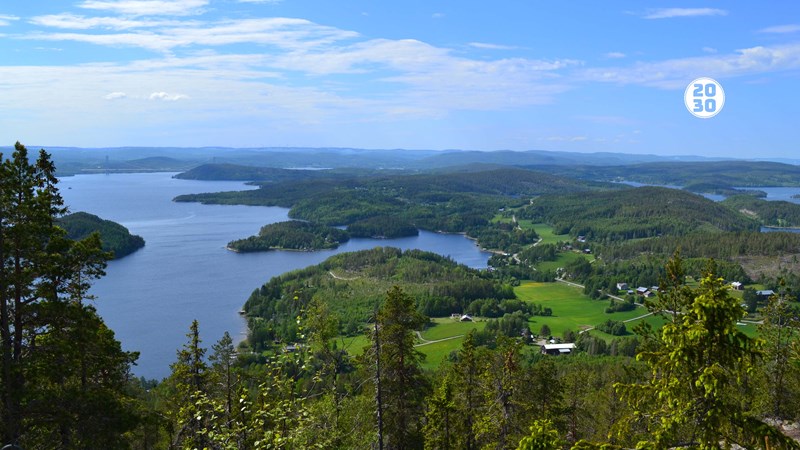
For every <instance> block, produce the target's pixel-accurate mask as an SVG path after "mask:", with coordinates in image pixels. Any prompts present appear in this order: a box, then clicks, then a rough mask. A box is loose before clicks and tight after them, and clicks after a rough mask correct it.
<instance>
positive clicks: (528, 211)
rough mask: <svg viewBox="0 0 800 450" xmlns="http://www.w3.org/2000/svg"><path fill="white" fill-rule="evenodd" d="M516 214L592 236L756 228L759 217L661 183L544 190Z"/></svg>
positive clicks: (559, 230)
mask: <svg viewBox="0 0 800 450" xmlns="http://www.w3.org/2000/svg"><path fill="white" fill-rule="evenodd" d="M518 217H522V218H526V219H530V220H533V221H543V222H547V223H550V224H552V225H553V228H554V231H555V232H556V234H564V233H569V234H570V235H571V236H573V237H576V236H585V237H586V239H587V240H588V241H590V242H593V241H594V242H598V241H599V242H615V241H621V240H628V239H641V238H648V237H656V236H667V235H670V236H672V235H675V236H682V235H686V234H689V233H692V232H698V231H699V230H702V231H704V232H714V231H747V230H750V231H752V230H757V229H758V224H757V223H756V222H755V221H753V220H751V219H749V218H747V217H745V216H743V215H742V214H740V213H738V212H735V211H731V210H730V209H728V208H726V207H724V206H721V205H719V204H717V203H715V202H713V201H711V200H708V199H706V198H704V197H701V196H699V195H695V194H691V193H688V192H686V191H681V190H677V189H667V188H657V187H642V188H637V189H627V190H622V191H616V192H587V193H585V194H569V195H559V196H554V195H548V196H542V197H539V198H537V199H534V200H533V201H532V202H531V204H530V205H528V206H526V207H525V208H523V209H522V210H521V211H520V212H519V214H518Z"/></svg>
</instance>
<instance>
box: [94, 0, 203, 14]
mask: <svg viewBox="0 0 800 450" xmlns="http://www.w3.org/2000/svg"><path fill="white" fill-rule="evenodd" d="M208 3H209V0H117V1H114V0H85V1H84V2H82V3H80V4H78V6H79V7H81V8H85V9H94V10H100V11H109V12H113V13H117V14H123V15H126V16H186V15H192V14H199V13H201V12H202V11H203V7H204V6H206V5H208Z"/></svg>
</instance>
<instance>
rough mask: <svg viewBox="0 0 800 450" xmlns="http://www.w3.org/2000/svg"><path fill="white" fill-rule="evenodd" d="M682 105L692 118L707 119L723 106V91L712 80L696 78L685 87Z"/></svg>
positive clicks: (715, 81)
mask: <svg viewBox="0 0 800 450" xmlns="http://www.w3.org/2000/svg"><path fill="white" fill-rule="evenodd" d="M683 103H684V104H685V105H686V109H688V110H689V112H690V113H692V115H693V116H695V117H699V118H701V119H709V118H711V117H714V116H716V115H717V114H719V112H720V111H722V107H723V106H725V91H724V90H722V86H720V84H719V83H717V80H715V79H713V78H708V77H702V78H698V79H696V80H694V81H692V82H691V83H689V85H688V86H686V91H685V92H684V93H683Z"/></svg>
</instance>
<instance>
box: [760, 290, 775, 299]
mask: <svg viewBox="0 0 800 450" xmlns="http://www.w3.org/2000/svg"><path fill="white" fill-rule="evenodd" d="M756 295H757V296H759V297H764V298H767V297H772V296H773V295H775V291H773V290H772V289H767V290H764V291H756Z"/></svg>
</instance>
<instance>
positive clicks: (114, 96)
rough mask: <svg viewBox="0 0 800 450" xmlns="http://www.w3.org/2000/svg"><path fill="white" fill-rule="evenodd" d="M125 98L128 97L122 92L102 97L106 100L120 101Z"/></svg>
mask: <svg viewBox="0 0 800 450" xmlns="http://www.w3.org/2000/svg"><path fill="white" fill-rule="evenodd" d="M126 97H128V94H126V93H124V92H111V93H110V94H106V95H104V96H103V98H104V99H106V100H120V99H123V98H126Z"/></svg>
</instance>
